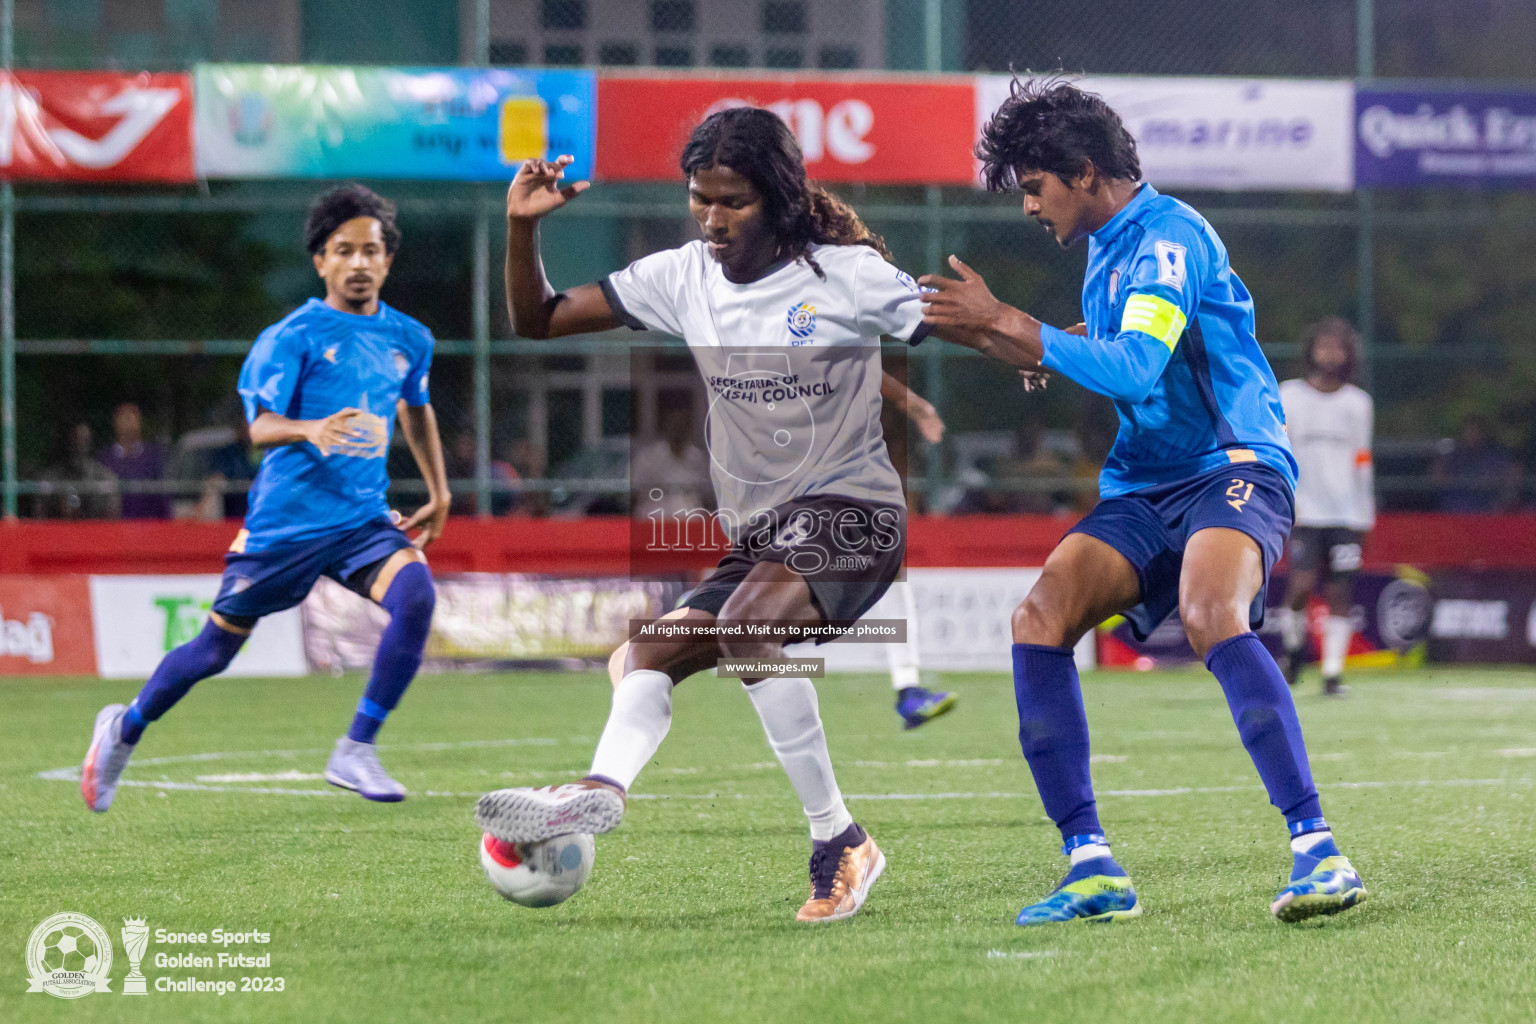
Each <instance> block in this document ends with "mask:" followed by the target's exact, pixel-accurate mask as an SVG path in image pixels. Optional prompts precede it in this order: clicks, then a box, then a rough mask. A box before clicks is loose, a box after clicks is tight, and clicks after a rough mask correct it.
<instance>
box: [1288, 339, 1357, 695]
mask: <svg viewBox="0 0 1536 1024" xmlns="http://www.w3.org/2000/svg"><path fill="white" fill-rule="evenodd" d="M1302 360H1303V364H1304V366H1305V368H1306V376H1305V377H1303V378H1301V379H1298V380H1288V381H1285V382H1284V383H1282V384H1281V385H1280V401H1281V402H1282V404H1283V405H1284V406H1285V422H1286V431H1287V433H1288V434H1289V435H1290V439H1291V447H1292V449H1294V450H1295V452H1296V462H1297V465H1298V466H1300V469H1301V472H1300V478H1299V480H1298V482H1297V485H1296V526H1295V528H1294V529H1293V530H1292V531H1291V539H1290V546H1289V550H1288V552H1287V553H1288V554H1289V556H1290V563H1291V572H1290V581H1289V583H1288V584H1287V590H1286V597H1285V607H1284V608H1282V609H1281V611H1280V628H1281V632H1282V635H1283V637H1284V640H1285V659H1284V661H1283V662H1282V664H1281V667H1282V669H1283V670H1284V672H1285V678H1286V680H1287V681H1288V682H1289V683H1290V684H1291V685H1292V686H1294V685H1296V682H1297V680H1298V679H1299V678H1300V675H1301V668H1302V665H1303V664H1304V663H1305V661H1306V647H1307V632H1308V630H1307V615H1306V607H1307V599H1308V597H1310V596H1311V595H1312V594H1313V593H1314V592H1315V591H1317V590H1318V589H1319V587H1321V590H1322V593H1323V596H1324V598H1325V599H1326V600H1327V602H1328V619H1327V621H1326V622H1325V623H1324V625H1323V636H1322V671H1323V692H1324V693H1325V694H1328V695H1329V696H1338V695H1341V694H1342V693H1343V692H1344V690H1345V687H1344V684H1343V675H1344V658H1345V656H1346V655H1347V654H1348V653H1349V641H1350V638H1351V637H1352V636H1353V634H1354V621H1353V619H1352V617H1351V611H1352V606H1351V601H1350V593H1349V585H1350V577H1351V576H1352V575H1353V574H1354V573H1355V571H1356V570H1358V569H1359V568H1360V561H1361V549H1362V546H1363V544H1364V542H1365V535H1366V534H1367V533H1369V532H1370V530H1371V528H1372V527H1373V526H1374V525H1375V523H1376V497H1375V491H1374V478H1373V474H1372V468H1371V429H1372V421H1373V418H1374V412H1373V408H1372V405H1371V396H1370V395H1368V394H1366V393H1365V392H1364V391H1362V390H1361V389H1360V388H1358V387H1356V386H1355V385H1354V384H1352V383H1351V382H1350V381H1351V379H1352V378H1353V377H1354V373H1355V367H1356V365H1357V364H1358V363H1359V361H1360V335H1359V334H1358V333H1357V332H1356V331H1355V329H1354V328H1353V327H1352V326H1350V324H1349V323H1348V321H1346V320H1343V319H1341V318H1339V317H1336V316H1331V317H1327V318H1325V319H1323V320H1319V321H1318V322H1317V323H1315V324H1313V325H1312V326H1311V327H1309V328H1307V331H1306V333H1305V335H1303V338H1302Z"/></svg>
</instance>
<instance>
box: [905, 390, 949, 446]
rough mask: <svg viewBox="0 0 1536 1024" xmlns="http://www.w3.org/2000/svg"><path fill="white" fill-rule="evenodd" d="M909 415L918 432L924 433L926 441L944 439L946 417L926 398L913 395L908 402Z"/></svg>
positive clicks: (935, 441)
mask: <svg viewBox="0 0 1536 1024" xmlns="http://www.w3.org/2000/svg"><path fill="white" fill-rule="evenodd" d="M907 416H908V417H909V418H910V419H911V420H912V423H913V424H914V425H915V426H916V427H917V432H918V433H919V434H921V435H923V440H924V441H927V442H928V443H929V444H938V443H939V442H940V441H942V440H944V419H943V417H941V416H940V415H939V410H937V409H935V408H934V407H933V403H932V402H930V401H928V400H927V399H926V398H918V397H917V396H916V395H913V396H912V398H911V399H909V400H908V402H907Z"/></svg>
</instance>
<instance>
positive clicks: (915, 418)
mask: <svg viewBox="0 0 1536 1024" xmlns="http://www.w3.org/2000/svg"><path fill="white" fill-rule="evenodd" d="M880 396H881V397H882V398H884V399H885V401H886V402H887V403H888V404H889V406H890V407H891V408H893V409H895V410H897V411H898V412H900V413H901V414H902V415H903V416H904V417H906V418H907V419H910V420H911V421H912V424H913V425H914V426H916V427H917V429H918V433H920V434H921V435H922V437H923V440H925V441H927V442H928V443H929V444H938V443H939V442H940V441H941V440H943V438H944V420H943V418H942V417H941V416H939V412H938V410H937V409H935V408H934V407H933V403H931V402H929V401H928V400H927V399H925V398H923V397H922V396H921V395H919V394H918V393H917V392H916V391H913V390H912V389H911V388H909V387H907V386H906V385H905V384H903V383H902V382H901V381H900V380H898V379H897V378H895V377H893V376H891V374H889V373H887V374H885V377H884V382H883V383H882V384H881V387H880ZM887 429H888V430H889V429H892V428H890V427H889V426H887ZM898 429H905V427H901V428H898ZM886 436H887V438H889V437H890V434H889V433H888V434H887V435H886ZM887 447H889V442H888V443H887ZM890 594H892V595H894V598H895V600H896V601H897V602H898V605H897V607H898V608H899V610H900V611H901V617H902V618H904V619H905V620H906V622H907V638H906V640H904V641H901V642H892V643H887V644H884V645H883V646H884V647H885V653H886V661H887V662H888V664H889V665H890V671H891V688H892V689H893V690H895V691H896V714H897V715H899V716H900V717H901V722H902V726H903V728H906V729H916V728H918V727H919V726H922V725H926V724H928V723H929V722H931V721H933V720H934V719H935V718H938V717H939V716H940V715H943V714H945V713H947V712H949V711H951V710H953V708H954V706H955V703H956V700H957V698H956V697H955V695H954V694H952V693H947V692H945V691H943V690H930V689H928V688H927V687H925V686H923V680H922V658H921V654H920V653H919V652H920V647H919V645H918V642H917V634H918V621H917V597H916V595H915V594H913V593H912V584H911V583H910V582H908V581H905V580H898V581H896V582H894V583H892V584H891V588H890ZM685 602H686V595H685ZM682 614H683V611H682V609H681V608H679V609H677V610H675V611H672V612H669V613H668V617H678V616H681V615H682ZM628 664H629V641H627V640H626V641H625V642H624V643H622V644H620V645H619V647H618V649H617V650H615V651H614V652H613V653H612V654H611V655H609V657H608V681H609V682H610V683H612V684H613V685H614V687H615V688H617V687H618V685H619V683H621V682H623V681H624V676H625V674H626V673H627V672H628V669H627V668H626V667H625V666H626V665H628Z"/></svg>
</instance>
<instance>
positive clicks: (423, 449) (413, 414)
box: [396, 399, 453, 548]
mask: <svg viewBox="0 0 1536 1024" xmlns="http://www.w3.org/2000/svg"><path fill="white" fill-rule="evenodd" d="M396 411H397V414H398V415H399V418H400V429H401V430H402V431H403V432H404V433H405V443H406V444H407V445H409V446H410V449H411V455H412V457H414V458H415V459H416V468H418V469H420V470H421V478H422V479H423V480H425V481H426V482H427V503H426V504H425V505H423V506H421V508H419V509H417V510H416V512H415V514H413V515H412V516H411V517H410V518H409V519H407V520H406V521H405V522H403V523H401V524H400V529H402V530H404V531H406V532H407V533H409V532H410V531H412V530H415V529H420V530H421V533H419V534H417V535H416V538H415V540H414V541H412V543H414V544H415V545H416V546H417V547H418V548H425V547H426V546H427V545H428V544H431V543H432V542H433V541H435V540H437V539H438V538H439V537H441V536H442V535H443V529H444V528H445V527H446V526H447V525H448V506H449V504H450V503H451V502H452V500H453V496H452V494H451V493H450V492H449V490H448V469H447V463H446V462H445V461H444V459H443V439H442V437H441V436H440V435H439V434H438V432H437V413H435V412H433V411H432V406H431V405H430V404H428V405H410V404H409V403H407V402H406V401H405V400H404V399H401V400H400V402H399V404H398V405H397V406H396Z"/></svg>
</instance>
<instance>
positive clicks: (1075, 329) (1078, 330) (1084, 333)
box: [1062, 323, 1088, 338]
mask: <svg viewBox="0 0 1536 1024" xmlns="http://www.w3.org/2000/svg"><path fill="white" fill-rule="evenodd" d="M1062 333H1064V334H1075V335H1077V336H1078V337H1079V338H1086V337H1088V325H1087V324H1085V323H1075V324H1073V325H1072V326H1071V327H1068V328H1067V329H1066V330H1065V331H1063V332H1062Z"/></svg>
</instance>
